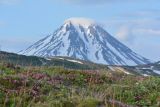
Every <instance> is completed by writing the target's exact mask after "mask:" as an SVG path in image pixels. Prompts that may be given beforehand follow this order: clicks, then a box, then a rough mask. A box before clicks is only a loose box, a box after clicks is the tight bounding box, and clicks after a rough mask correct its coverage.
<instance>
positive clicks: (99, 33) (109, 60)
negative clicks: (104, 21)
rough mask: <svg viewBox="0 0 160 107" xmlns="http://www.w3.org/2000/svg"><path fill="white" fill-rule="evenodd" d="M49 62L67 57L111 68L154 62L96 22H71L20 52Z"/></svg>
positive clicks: (78, 19) (73, 20) (75, 20)
mask: <svg viewBox="0 0 160 107" xmlns="http://www.w3.org/2000/svg"><path fill="white" fill-rule="evenodd" d="M20 54H23V55H34V56H40V57H45V58H48V57H49V58H51V57H54V56H67V57H72V58H77V59H82V60H86V61H92V62H95V63H100V64H108V65H137V64H138V65H139V64H148V63H150V61H149V60H148V59H146V58H144V57H142V56H140V55H138V54H136V53H135V52H133V51H132V50H131V49H129V48H128V47H127V46H125V45H123V44H122V43H120V42H119V41H118V40H116V39H115V38H114V37H112V36H111V35H110V34H109V33H108V32H106V31H105V30H104V29H103V28H102V27H101V26H99V25H98V24H96V23H95V22H94V21H91V20H87V19H82V18H71V19H68V20H66V21H65V22H64V24H63V25H62V26H60V27H59V28H58V29H57V30H56V31H55V32H54V33H53V34H51V35H48V36H46V37H45V38H43V39H41V40H39V41H38V42H36V43H34V44H33V45H31V46H30V47H28V48H27V49H25V50H23V51H21V52H20Z"/></svg>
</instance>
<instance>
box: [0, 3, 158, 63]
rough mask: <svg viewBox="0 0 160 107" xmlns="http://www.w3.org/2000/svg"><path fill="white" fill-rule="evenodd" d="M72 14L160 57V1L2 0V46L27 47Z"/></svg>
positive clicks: (148, 55) (149, 55) (139, 50)
mask: <svg viewBox="0 0 160 107" xmlns="http://www.w3.org/2000/svg"><path fill="white" fill-rule="evenodd" d="M72 17H83V18H89V19H92V20H95V21H96V22H97V23H99V24H100V25H101V26H103V28H105V29H106V31H107V32H109V33H110V34H111V35H112V36H114V37H115V38H117V39H118V40H119V41H121V42H122V43H124V44H125V45H127V46H128V47H129V48H131V49H132V50H133V51H135V52H136V53H138V54H140V55H142V56H144V57H146V58H148V59H151V60H153V61H158V60H160V0H0V48H1V50H3V51H9V52H18V51H20V50H23V49H26V48H27V47H28V46H29V45H31V44H33V43H34V42H36V41H38V40H39V39H41V38H44V37H45V36H47V35H49V34H51V33H53V32H54V31H55V30H56V29H57V28H58V27H59V26H60V25H62V24H63V23H64V21H65V20H66V19H68V18H72Z"/></svg>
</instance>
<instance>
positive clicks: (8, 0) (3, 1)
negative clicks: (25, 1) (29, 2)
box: [0, 0, 21, 5]
mask: <svg viewBox="0 0 160 107" xmlns="http://www.w3.org/2000/svg"><path fill="white" fill-rule="evenodd" d="M20 1H21V0H0V5H13V4H16V3H18V2H20Z"/></svg>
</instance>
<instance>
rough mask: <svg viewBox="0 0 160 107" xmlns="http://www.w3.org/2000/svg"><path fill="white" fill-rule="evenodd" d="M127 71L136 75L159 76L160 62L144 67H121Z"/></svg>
mask: <svg viewBox="0 0 160 107" xmlns="http://www.w3.org/2000/svg"><path fill="white" fill-rule="evenodd" d="M123 68H125V69H126V70H127V71H131V72H136V73H138V74H141V75H144V76H148V75H155V76H157V75H159V76H160V61H159V62H156V63H151V64H146V65H139V66H132V67H129V66H126V67H123Z"/></svg>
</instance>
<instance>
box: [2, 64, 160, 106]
mask: <svg viewBox="0 0 160 107" xmlns="http://www.w3.org/2000/svg"><path fill="white" fill-rule="evenodd" d="M125 106H137V107H159V106H160V77H152V76H151V77H143V76H136V75H126V74H123V73H119V72H117V73H111V72H109V71H107V70H103V71H94V70H68V69H64V68H62V67H31V66H30V67H18V66H14V65H12V64H0V107H125Z"/></svg>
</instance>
